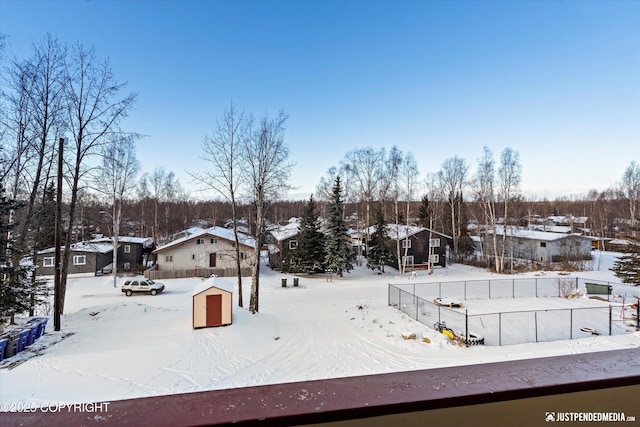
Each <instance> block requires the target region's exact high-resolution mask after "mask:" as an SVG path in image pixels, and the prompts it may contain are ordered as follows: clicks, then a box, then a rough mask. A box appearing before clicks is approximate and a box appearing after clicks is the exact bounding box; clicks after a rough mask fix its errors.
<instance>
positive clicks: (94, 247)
mask: <svg viewBox="0 0 640 427" xmlns="http://www.w3.org/2000/svg"><path fill="white" fill-rule="evenodd" d="M61 249H62V250H64V247H62V248H61ZM70 249H71V252H90V253H100V254H106V253H108V252H111V251H113V245H112V244H110V243H96V242H78V243H72V244H71V248H70ZM55 250H56V248H47V249H43V250H41V251H38V255H42V254H49V253H53V252H55Z"/></svg>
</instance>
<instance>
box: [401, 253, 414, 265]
mask: <svg viewBox="0 0 640 427" xmlns="http://www.w3.org/2000/svg"><path fill="white" fill-rule="evenodd" d="M402 264H403V265H413V255H409V256H403V257H402Z"/></svg>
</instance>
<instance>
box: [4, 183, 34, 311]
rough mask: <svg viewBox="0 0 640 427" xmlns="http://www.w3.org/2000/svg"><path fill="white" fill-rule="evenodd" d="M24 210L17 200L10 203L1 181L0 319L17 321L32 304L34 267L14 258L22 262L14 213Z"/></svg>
mask: <svg viewBox="0 0 640 427" xmlns="http://www.w3.org/2000/svg"><path fill="white" fill-rule="evenodd" d="M19 208H20V204H19V203H18V202H16V201H14V200H7V198H6V195H5V189H4V185H3V183H2V182H0V320H2V321H3V322H4V321H7V320H10V321H11V323H13V321H14V316H15V315H16V314H18V315H19V314H22V313H25V312H26V311H27V310H29V308H30V306H31V304H30V301H31V286H30V283H29V273H30V270H31V268H30V267H29V266H27V265H25V264H23V263H21V262H18V263H16V265H14V263H13V261H12V260H13V259H21V253H20V252H19V251H18V249H17V248H16V247H15V246H14V243H15V241H16V239H15V238H14V236H13V235H11V233H12V232H13V230H14V228H16V225H17V224H16V223H15V222H13V221H12V212H15V211H16V210H18V209H19Z"/></svg>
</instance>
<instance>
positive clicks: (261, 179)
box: [243, 112, 292, 313]
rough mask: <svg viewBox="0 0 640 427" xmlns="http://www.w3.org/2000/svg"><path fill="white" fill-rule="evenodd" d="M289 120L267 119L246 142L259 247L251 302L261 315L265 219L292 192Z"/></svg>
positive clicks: (247, 176)
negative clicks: (287, 139)
mask: <svg viewBox="0 0 640 427" xmlns="http://www.w3.org/2000/svg"><path fill="white" fill-rule="evenodd" d="M286 121H287V116H286V115H285V114H284V113H283V112H280V113H279V114H278V116H276V117H275V118H269V117H268V116H266V115H265V117H264V118H262V120H260V123H259V125H258V126H257V128H256V129H254V130H253V131H252V135H251V137H250V138H247V139H246V140H245V144H244V150H243V151H244V153H243V156H244V158H245V162H246V169H245V170H244V173H245V176H244V179H245V182H246V185H247V187H248V192H249V194H250V198H251V201H252V203H253V205H254V209H255V218H256V236H255V238H256V246H255V257H254V263H255V264H254V265H253V266H252V272H251V298H250V300H249V311H250V312H251V313H257V312H258V311H259V292H260V249H261V246H262V243H263V242H264V235H265V224H264V221H265V218H266V215H267V211H268V209H269V206H270V204H271V202H273V201H275V200H277V198H279V197H280V196H281V195H282V194H284V193H285V192H286V191H287V190H288V189H289V188H290V185H289V176H290V174H291V166H292V165H291V164H290V163H289V162H288V158H289V148H288V146H287V145H286V143H285V141H284V133H285V129H286V126H285V125H286Z"/></svg>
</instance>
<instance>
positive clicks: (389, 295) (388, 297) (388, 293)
mask: <svg viewBox="0 0 640 427" xmlns="http://www.w3.org/2000/svg"><path fill="white" fill-rule="evenodd" d="M390 305H391V283H388V284H387V307H388V306H390Z"/></svg>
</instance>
